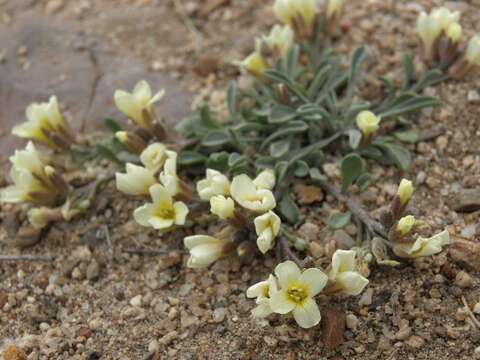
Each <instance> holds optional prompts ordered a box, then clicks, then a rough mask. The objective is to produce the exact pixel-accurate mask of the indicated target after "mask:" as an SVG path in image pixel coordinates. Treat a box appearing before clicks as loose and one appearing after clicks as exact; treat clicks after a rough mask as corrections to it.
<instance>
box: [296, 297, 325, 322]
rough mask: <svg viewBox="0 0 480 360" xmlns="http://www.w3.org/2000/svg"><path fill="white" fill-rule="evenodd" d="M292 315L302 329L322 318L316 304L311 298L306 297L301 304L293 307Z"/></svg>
mask: <svg viewBox="0 0 480 360" xmlns="http://www.w3.org/2000/svg"><path fill="white" fill-rule="evenodd" d="M293 317H294V318H295V321H296V322H297V324H298V325H300V326H301V327H302V328H304V329H308V328H311V327H313V326H315V325H317V324H318V323H319V322H320V320H321V319H322V316H321V315H320V310H319V309H318V305H317V303H316V302H315V300H313V299H308V300H306V301H305V302H304V303H303V304H302V305H301V306H297V307H295V309H294V310H293Z"/></svg>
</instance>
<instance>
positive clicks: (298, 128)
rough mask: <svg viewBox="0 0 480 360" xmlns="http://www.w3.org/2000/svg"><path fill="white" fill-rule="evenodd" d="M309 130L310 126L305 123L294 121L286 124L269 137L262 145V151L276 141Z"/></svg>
mask: <svg viewBox="0 0 480 360" xmlns="http://www.w3.org/2000/svg"><path fill="white" fill-rule="evenodd" d="M307 130H308V124H307V123H306V122H304V121H298V120H294V121H291V122H289V123H288V124H285V125H284V126H282V127H281V128H280V129H278V130H277V131H275V132H274V133H273V134H271V135H270V136H269V137H267V138H266V139H265V140H264V141H263V142H262V144H261V145H260V149H259V150H260V151H264V150H265V148H266V147H267V146H268V145H269V144H270V143H271V142H272V141H274V140H276V139H278V138H282V137H284V136H288V135H294V134H299V133H302V132H305V131H307Z"/></svg>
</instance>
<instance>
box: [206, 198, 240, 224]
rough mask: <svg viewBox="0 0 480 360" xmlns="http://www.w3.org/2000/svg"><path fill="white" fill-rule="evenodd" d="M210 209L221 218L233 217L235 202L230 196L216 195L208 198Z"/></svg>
mask: <svg viewBox="0 0 480 360" xmlns="http://www.w3.org/2000/svg"><path fill="white" fill-rule="evenodd" d="M210 211H211V212H212V214H215V215H217V216H218V217H219V218H220V219H222V220H227V219H230V218H231V217H233V215H234V213H235V203H234V202H233V200H232V198H226V197H225V196H223V195H216V196H212V197H211V198H210Z"/></svg>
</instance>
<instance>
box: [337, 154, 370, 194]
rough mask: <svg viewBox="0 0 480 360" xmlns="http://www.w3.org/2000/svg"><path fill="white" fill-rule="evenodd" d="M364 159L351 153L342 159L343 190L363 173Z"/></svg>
mask: <svg viewBox="0 0 480 360" xmlns="http://www.w3.org/2000/svg"><path fill="white" fill-rule="evenodd" d="M363 168H364V160H363V159H362V158H361V157H360V156H359V155H357V154H349V155H347V156H345V157H344V158H343V159H342V162H341V164H340V171H341V173H342V192H345V191H347V189H348V188H349V187H350V185H352V184H353V183H354V182H355V180H357V179H358V177H359V176H360V175H362V173H363Z"/></svg>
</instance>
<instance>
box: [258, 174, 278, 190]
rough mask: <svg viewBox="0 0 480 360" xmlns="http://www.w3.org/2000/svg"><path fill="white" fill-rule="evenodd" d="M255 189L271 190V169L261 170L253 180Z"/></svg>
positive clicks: (273, 175) (272, 178) (272, 183)
mask: <svg viewBox="0 0 480 360" xmlns="http://www.w3.org/2000/svg"><path fill="white" fill-rule="evenodd" d="M253 183H254V184H255V186H256V187H257V189H267V190H272V189H273V188H274V187H275V172H274V171H273V170H272V169H265V170H263V171H262V172H261V173H260V174H258V176H257V177H256V178H255V179H254V180H253Z"/></svg>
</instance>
